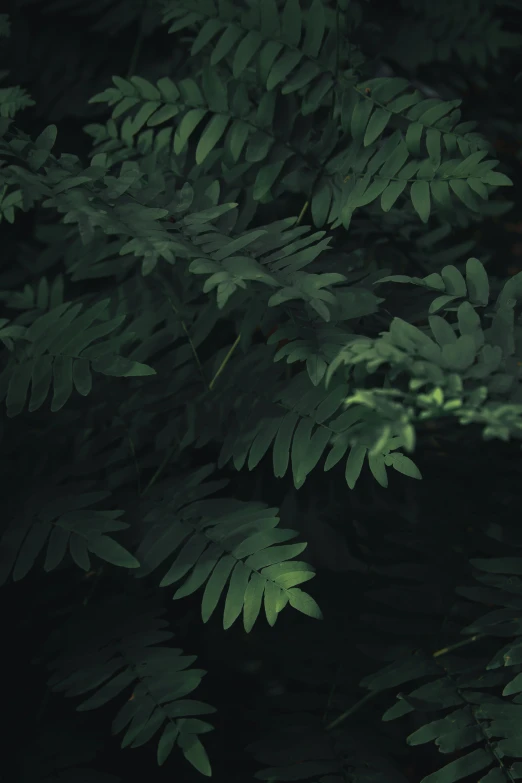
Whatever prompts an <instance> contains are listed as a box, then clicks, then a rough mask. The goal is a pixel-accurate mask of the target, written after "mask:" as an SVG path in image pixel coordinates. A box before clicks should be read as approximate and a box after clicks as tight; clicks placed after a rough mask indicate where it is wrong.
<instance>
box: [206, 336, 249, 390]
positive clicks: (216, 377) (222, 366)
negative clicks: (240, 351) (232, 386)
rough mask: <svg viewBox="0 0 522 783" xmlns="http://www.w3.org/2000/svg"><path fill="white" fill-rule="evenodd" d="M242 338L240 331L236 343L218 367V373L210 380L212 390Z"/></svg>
mask: <svg viewBox="0 0 522 783" xmlns="http://www.w3.org/2000/svg"><path fill="white" fill-rule="evenodd" d="M240 340H241V332H239V334H238V336H237V337H236V339H235V341H234V344H233V346H232V348H230V350H229V352H228V353H227V355H226V356H225V358H224V359H223V361H222V362H221V364H220V366H219V369H218V371H217V373H216V374H215V375H214V377H213V378H212V380H211V381H210V385H209V387H208V388H209V391H212V389H213V388H214V384H215V382H216V380H217V379H218V378H219V376H220V375H221V373H222V372H223V370H224V369H225V367H226V365H227V362H228V360H229V359H230V357H231V356H232V354H233V353H234V351H235V349H236V347H237V346H238V345H239V341H240Z"/></svg>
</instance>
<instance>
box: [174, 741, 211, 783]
mask: <svg viewBox="0 0 522 783" xmlns="http://www.w3.org/2000/svg"><path fill="white" fill-rule="evenodd" d="M178 745H179V747H180V748H181V750H182V751H183V755H184V756H185V758H186V759H187V761H188V762H189V763H190V764H192V766H193V767H194V769H197V771H198V772H200V773H201V774H202V775H205V776H206V777H208V778H209V777H211V776H212V768H211V766H210V761H209V759H208V756H207V751H206V750H205V748H204V747H203V745H202V744H201V742H200V741H199V739H198V738H197V737H196V736H195V735H194V734H184V733H183V731H182V732H181V733H180V735H179V737H178Z"/></svg>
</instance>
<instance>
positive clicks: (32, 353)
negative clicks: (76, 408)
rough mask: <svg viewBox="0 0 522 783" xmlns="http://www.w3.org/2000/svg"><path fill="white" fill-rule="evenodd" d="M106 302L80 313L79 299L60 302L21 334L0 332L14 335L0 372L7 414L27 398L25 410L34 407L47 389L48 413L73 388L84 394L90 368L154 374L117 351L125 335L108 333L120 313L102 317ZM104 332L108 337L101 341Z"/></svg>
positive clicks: (123, 374)
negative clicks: (8, 353)
mask: <svg viewBox="0 0 522 783" xmlns="http://www.w3.org/2000/svg"><path fill="white" fill-rule="evenodd" d="M109 302H110V299H103V300H101V301H99V302H97V303H96V304H95V305H93V306H92V307H89V308H88V309H86V310H85V311H84V312H83V313H81V311H82V309H83V305H82V303H77V304H73V303H72V302H64V303H63V304H61V305H58V306H57V307H53V308H52V309H51V310H49V311H48V312H46V313H44V314H43V315H41V316H39V317H38V318H36V320H35V321H33V323H32V324H31V326H29V327H28V328H24V329H23V332H20V328H19V327H16V326H14V327H4V329H3V333H4V336H8V337H16V341H15V350H14V352H13V355H12V356H11V357H10V359H9V361H8V363H7V364H6V366H5V368H4V370H3V372H2V374H1V375H0V398H1V399H3V398H5V399H6V405H7V415H8V416H9V417H12V416H16V415H17V414H19V413H21V411H22V410H23V408H24V407H25V405H26V402H27V400H28V399H29V411H35V410H38V408H40V407H41V406H42V405H43V403H44V402H45V399H46V397H47V395H48V393H49V391H50V390H51V389H52V390H53V398H52V402H51V411H53V412H54V411H58V410H60V408H62V407H63V406H64V405H65V404H66V402H67V401H68V399H69V398H70V396H71V394H72V393H73V389H76V391H77V392H78V393H79V394H81V395H82V396H86V395H88V394H89V392H90V391H91V388H92V374H91V371H94V372H99V373H101V374H102V375H109V376H113V377H117V378H121V377H129V376H146V375H154V374H155V370H153V369H152V367H149V366H148V365H146V364H141V363H140V362H136V361H133V360H131V359H126V358H124V357H123V356H121V355H120V353H119V351H120V348H121V346H122V345H123V344H125V343H126V342H128V341H129V339H130V338H131V335H130V334H128V333H123V334H120V335H118V336H114V334H115V332H116V331H117V330H118V329H119V327H120V326H121V325H122V324H123V322H124V321H125V315H122V316H117V317H115V318H107V308H108V306H109ZM96 321H98V322H99V323H95V322H96ZM13 328H15V329H16V330H17V331H16V333H15V334H13V333H12V329H13ZM6 329H7V333H6ZM9 329H11V331H10V332H9ZM109 335H113V336H112V337H111V338H110V339H105V340H104V339H103V338H106V337H108V336H109ZM29 389H30V396H29Z"/></svg>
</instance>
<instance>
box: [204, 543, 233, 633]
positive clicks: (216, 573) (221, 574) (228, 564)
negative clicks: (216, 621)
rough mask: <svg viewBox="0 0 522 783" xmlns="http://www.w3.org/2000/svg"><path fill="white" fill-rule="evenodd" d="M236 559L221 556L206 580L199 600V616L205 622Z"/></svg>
mask: <svg viewBox="0 0 522 783" xmlns="http://www.w3.org/2000/svg"><path fill="white" fill-rule="evenodd" d="M236 563H237V561H236V559H235V558H234V557H232V556H231V555H225V557H222V558H221V560H220V561H219V563H218V564H217V565H216V567H215V568H214V570H213V571H212V574H211V576H210V579H209V580H208V582H207V584H206V587H205V592H204V593H203V600H202V602H201V618H202V620H203V622H204V623H206V622H207V621H208V620H209V618H210V617H211V615H212V613H213V612H214V609H215V608H216V606H217V604H218V601H219V599H220V597H221V593H222V592H223V588H224V587H225V585H226V583H227V580H228V577H229V575H230V572H231V571H232V569H233V568H234V566H235V565H236Z"/></svg>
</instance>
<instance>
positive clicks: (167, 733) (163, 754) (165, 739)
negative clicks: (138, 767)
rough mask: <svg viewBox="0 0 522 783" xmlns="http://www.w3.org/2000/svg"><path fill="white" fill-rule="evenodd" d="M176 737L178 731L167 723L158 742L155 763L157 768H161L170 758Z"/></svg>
mask: <svg viewBox="0 0 522 783" xmlns="http://www.w3.org/2000/svg"><path fill="white" fill-rule="evenodd" d="M178 735H179V729H178V727H177V725H176V724H175V723H167V725H166V726H165V730H164V732H163V734H162V735H161V737H160V740H159V742H158V750H157V761H158V766H159V767H161V766H162V764H164V763H165V762H166V760H167V759H168V757H169V756H170V754H171V752H172V749H173V748H174V745H175V744H176V739H177V737H178Z"/></svg>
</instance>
